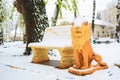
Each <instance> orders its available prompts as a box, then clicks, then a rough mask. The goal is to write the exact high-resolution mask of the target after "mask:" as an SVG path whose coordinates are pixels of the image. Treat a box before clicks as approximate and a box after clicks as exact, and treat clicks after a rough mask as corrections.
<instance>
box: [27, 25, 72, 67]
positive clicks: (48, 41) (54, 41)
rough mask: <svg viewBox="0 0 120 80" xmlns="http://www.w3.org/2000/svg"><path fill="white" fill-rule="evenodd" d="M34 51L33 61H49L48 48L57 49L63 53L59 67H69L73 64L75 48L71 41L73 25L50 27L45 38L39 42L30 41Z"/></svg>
mask: <svg viewBox="0 0 120 80" xmlns="http://www.w3.org/2000/svg"><path fill="white" fill-rule="evenodd" d="M28 47H31V49H32V51H33V60H32V62H33V63H40V62H43V61H48V60H49V57H48V50H49V49H57V50H58V51H59V53H60V55H61V60H60V64H59V65H58V66H57V67H58V68H63V69H65V68H68V67H70V66H72V65H73V63H74V59H73V48H72V43H71V26H55V27H48V28H46V30H45V33H44V36H43V40H42V41H41V42H39V43H30V44H29V45H28Z"/></svg>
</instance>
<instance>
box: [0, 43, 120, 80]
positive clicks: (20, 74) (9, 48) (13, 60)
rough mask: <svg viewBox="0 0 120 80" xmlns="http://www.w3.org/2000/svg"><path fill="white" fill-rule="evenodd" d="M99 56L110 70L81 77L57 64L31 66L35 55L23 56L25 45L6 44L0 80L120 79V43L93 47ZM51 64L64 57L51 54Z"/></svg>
mask: <svg viewBox="0 0 120 80" xmlns="http://www.w3.org/2000/svg"><path fill="white" fill-rule="evenodd" d="M92 46H93V49H94V51H95V52H96V53H98V54H100V55H101V56H102V58H103V61H104V62H106V63H107V64H108V66H109V68H108V69H105V70H99V71H96V72H94V73H92V74H89V75H85V76H77V75H73V74H71V73H69V72H68V69H57V68H55V66H53V65H46V64H35V63H31V61H32V57H33V54H32V55H30V56H23V55H22V53H23V52H24V50H25V44H23V42H9V43H8V42H6V43H4V45H0V80H120V68H118V67H117V66H114V63H120V53H119V52H120V43H117V42H115V41H114V42H113V43H110V44H92ZM49 57H50V59H51V61H53V63H54V61H56V62H57V61H58V62H59V60H60V54H59V52H58V51H57V50H53V54H49Z"/></svg>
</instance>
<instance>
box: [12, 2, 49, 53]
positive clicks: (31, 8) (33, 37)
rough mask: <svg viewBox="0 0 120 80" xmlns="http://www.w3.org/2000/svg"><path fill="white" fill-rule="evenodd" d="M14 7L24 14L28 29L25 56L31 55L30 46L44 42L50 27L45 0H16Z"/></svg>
mask: <svg viewBox="0 0 120 80" xmlns="http://www.w3.org/2000/svg"><path fill="white" fill-rule="evenodd" d="M14 6H15V7H17V10H18V11H19V12H20V13H22V14H23V17H24V21H25V27H26V40H27V44H26V50H25V52H24V55H30V54H31V49H30V48H28V44H29V43H31V42H39V41H41V40H42V37H43V35H44V31H45V28H46V27H48V26H49V24H48V18H47V16H46V10H45V4H44V2H43V0H16V1H15V2H14Z"/></svg>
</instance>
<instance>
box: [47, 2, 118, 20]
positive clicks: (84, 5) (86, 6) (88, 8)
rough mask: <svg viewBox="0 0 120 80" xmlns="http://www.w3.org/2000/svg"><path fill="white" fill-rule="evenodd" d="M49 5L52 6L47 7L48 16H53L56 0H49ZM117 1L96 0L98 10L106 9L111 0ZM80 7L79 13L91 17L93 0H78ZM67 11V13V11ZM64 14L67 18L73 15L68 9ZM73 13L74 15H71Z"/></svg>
mask: <svg viewBox="0 0 120 80" xmlns="http://www.w3.org/2000/svg"><path fill="white" fill-rule="evenodd" d="M48 1H49V2H48V3H49V5H51V7H47V12H48V17H52V16H53V13H54V9H55V8H54V6H55V5H54V3H55V1H56V0H52V1H51V0H48ZM113 1H114V2H115V1H116V0H96V12H97V11H101V10H104V9H105V8H106V6H107V4H109V3H111V2H113ZM78 7H79V14H80V15H82V16H84V15H85V16H86V17H91V16H92V11H93V0H78ZM65 12H67V13H65ZM63 14H64V16H65V18H70V17H72V16H73V14H72V13H71V12H68V11H66V10H65V11H63ZM71 15H72V16H71Z"/></svg>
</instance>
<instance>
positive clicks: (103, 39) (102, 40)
mask: <svg viewBox="0 0 120 80" xmlns="http://www.w3.org/2000/svg"><path fill="white" fill-rule="evenodd" d="M95 42H96V43H97V44H101V43H106V44H110V43H111V42H113V40H112V39H110V37H106V38H99V39H96V40H95Z"/></svg>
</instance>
